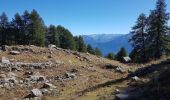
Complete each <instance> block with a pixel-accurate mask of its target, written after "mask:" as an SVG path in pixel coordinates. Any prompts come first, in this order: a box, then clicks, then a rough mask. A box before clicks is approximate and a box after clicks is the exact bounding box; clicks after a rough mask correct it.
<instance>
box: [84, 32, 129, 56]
mask: <svg viewBox="0 0 170 100" xmlns="http://www.w3.org/2000/svg"><path fill="white" fill-rule="evenodd" d="M82 36H83V39H84V41H85V43H86V44H91V45H92V46H93V47H98V48H99V49H100V50H101V51H102V53H103V55H106V54H107V53H109V52H114V53H117V52H118V51H119V49H120V48H121V47H125V49H126V50H127V52H128V53H130V51H131V50H132V47H131V44H130V43H129V42H128V41H129V38H130V37H131V34H93V35H82Z"/></svg>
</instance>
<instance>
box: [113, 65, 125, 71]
mask: <svg viewBox="0 0 170 100" xmlns="http://www.w3.org/2000/svg"><path fill="white" fill-rule="evenodd" d="M115 71H116V72H119V73H125V72H126V71H125V70H124V69H123V68H122V67H120V66H118V67H117V68H116V69H115Z"/></svg>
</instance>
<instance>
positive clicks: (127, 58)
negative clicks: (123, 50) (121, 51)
mask: <svg viewBox="0 0 170 100" xmlns="http://www.w3.org/2000/svg"><path fill="white" fill-rule="evenodd" d="M123 62H124V63H129V62H131V58H130V57H123Z"/></svg>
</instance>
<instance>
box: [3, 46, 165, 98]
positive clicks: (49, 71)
mask: <svg viewBox="0 0 170 100" xmlns="http://www.w3.org/2000/svg"><path fill="white" fill-rule="evenodd" d="M2 49H3V51H0V58H1V63H0V100H23V99H24V100H113V99H115V98H119V99H120V98H124V97H125V98H126V97H127V96H128V95H129V94H127V91H132V90H134V89H133V88H126V87H128V86H129V85H130V84H133V82H135V83H136V82H139V83H146V82H148V81H149V80H150V79H148V78H141V77H140V75H139V74H141V73H142V72H143V71H142V72H140V71H138V72H137V70H138V69H139V68H143V69H145V68H148V67H147V66H149V65H151V64H154V63H155V64H157V63H160V62H161V61H157V62H152V63H150V64H145V65H130V64H128V65H125V64H121V63H119V62H117V61H111V60H108V59H105V58H101V57H96V56H94V55H91V54H88V53H79V52H76V51H71V50H65V49H61V48H57V47H55V46H54V45H51V46H49V47H48V48H42V47H36V46H33V45H31V46H22V45H20V46H5V47H3V48H2ZM162 60H163V61H164V60H166V59H162ZM139 66H140V67H139ZM151 70H154V68H152V69H151ZM144 74H145V73H144ZM139 77H140V78H139ZM135 83H134V84H135Z"/></svg>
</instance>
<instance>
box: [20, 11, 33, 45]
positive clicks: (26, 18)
mask: <svg viewBox="0 0 170 100" xmlns="http://www.w3.org/2000/svg"><path fill="white" fill-rule="evenodd" d="M22 21H23V30H24V31H23V34H24V35H23V38H24V39H22V40H23V44H24V45H29V44H31V43H30V40H31V36H32V33H31V17H30V13H29V12H28V11H27V10H25V11H24V14H23V15H22Z"/></svg>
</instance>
